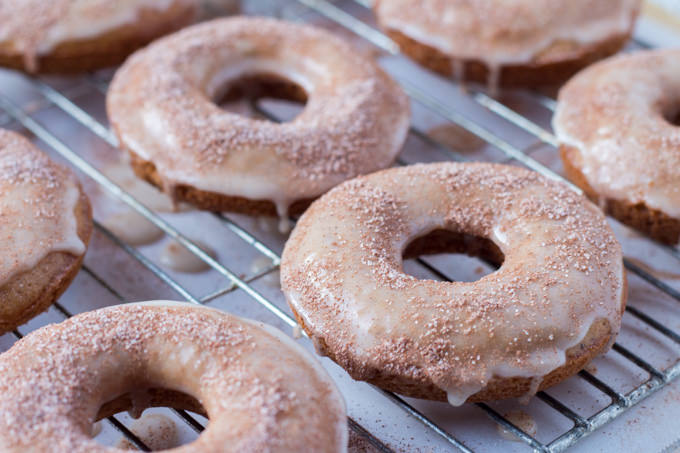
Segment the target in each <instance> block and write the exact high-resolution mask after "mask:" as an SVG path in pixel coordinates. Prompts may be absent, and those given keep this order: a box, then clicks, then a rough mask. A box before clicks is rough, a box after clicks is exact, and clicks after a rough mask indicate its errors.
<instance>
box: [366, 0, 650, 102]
mask: <svg viewBox="0 0 680 453" xmlns="http://www.w3.org/2000/svg"><path fill="white" fill-rule="evenodd" d="M639 3H640V1H639V0H571V1H566V0H561V1H560V0H557V1H556V0H538V1H537V0H510V1H508V0H506V1H503V2H501V3H499V2H497V1H493V0H476V1H462V0H377V1H376V4H375V7H374V8H375V13H376V16H377V20H378V23H379V24H380V25H381V27H382V28H383V29H384V30H385V31H386V33H387V34H388V35H389V36H390V37H391V38H392V39H394V40H395V41H396V42H397V43H398V44H399V45H400V46H401V48H402V50H403V51H404V52H405V53H406V54H407V55H409V56H411V57H412V58H414V59H415V60H416V61H418V62H420V63H421V64H423V65H424V66H426V67H428V68H430V69H432V70H435V71H437V72H440V73H442V74H444V75H446V76H453V77H455V78H457V79H459V80H469V81H475V82H486V83H488V84H489V86H490V88H491V89H492V90H494V89H495V88H496V87H497V86H499V85H501V86H506V87H507V86H521V87H533V86H534V85H548V84H555V83H560V82H563V81H565V80H567V79H568V78H569V76H571V75H572V74H573V73H575V72H576V71H578V70H579V69H581V68H582V67H584V66H587V65H589V64H590V63H592V62H593V61H596V60H599V59H600V58H603V57H606V56H608V55H611V54H613V53H615V52H616V51H618V50H619V49H620V48H621V47H622V46H623V44H624V43H625V42H626V41H627V40H628V37H629V36H630V34H631V30H632V28H633V24H634V21H635V18H636V16H637V12H638V9H639Z"/></svg>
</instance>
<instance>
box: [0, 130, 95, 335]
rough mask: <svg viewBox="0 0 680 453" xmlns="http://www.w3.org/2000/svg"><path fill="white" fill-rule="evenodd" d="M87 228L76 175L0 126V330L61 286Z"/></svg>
mask: <svg viewBox="0 0 680 453" xmlns="http://www.w3.org/2000/svg"><path fill="white" fill-rule="evenodd" d="M91 233H92V214H91V211H90V203H89V201H88V199H87V197H86V196H85V194H84V193H83V191H82V188H81V187H80V184H79V183H78V181H77V180H76V178H75V176H74V175H73V174H72V173H71V172H70V171H68V170H67V169H66V168H64V167H62V166H60V165H57V164H55V163H53V162H51V161H50V159H49V158H48V157H47V156H46V155H45V154H43V152H42V151H40V150H38V149H37V148H36V147H35V146H33V144H32V143H31V142H29V141H28V140H27V139H25V138H24V137H22V136H21V135H19V134H17V133H14V132H10V131H7V130H3V129H0V334H2V333H5V332H8V331H10V330H12V329H14V328H15V327H17V326H19V325H21V324H23V323H25V322H26V321H28V320H29V319H31V318H33V317H34V316H36V315H37V314H39V313H41V312H43V311H45V310H47V308H48V307H49V306H50V305H51V304H52V303H53V302H54V301H55V300H56V299H57V298H58V297H59V296H60V295H61V293H63V292H64V291H65V290H66V288H67V287H68V285H69V284H70V283H71V280H73V278H74V277H75V275H76V273H77V272H78V270H79V269H80V264H81V262H82V260H83V255H84V254H85V248H86V246H87V243H88V242H89V240H90V235H91Z"/></svg>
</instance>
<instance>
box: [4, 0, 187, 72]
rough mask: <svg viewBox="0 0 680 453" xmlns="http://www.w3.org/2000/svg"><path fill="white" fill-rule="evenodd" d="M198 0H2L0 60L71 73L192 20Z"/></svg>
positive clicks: (121, 55) (109, 61)
mask: <svg viewBox="0 0 680 453" xmlns="http://www.w3.org/2000/svg"><path fill="white" fill-rule="evenodd" d="M199 6H200V0H115V1H111V0H49V1H46V0H21V1H16V0H0V24H2V25H0V65H1V66H7V67H10V68H14V69H21V70H24V71H27V72H58V73H72V72H81V71H89V70H93V69H99V68H102V67H106V66H112V65H115V64H118V63H120V62H122V61H123V60H124V59H125V57H127V56H128V55H129V54H130V53H132V52H133V51H134V50H135V49H137V48H139V47H141V46H144V45H146V44H147V43H148V42H149V41H151V40H153V39H155V38H156V37H158V36H161V35H164V34H166V33H169V32H171V31H174V30H177V29H178V28H181V27H183V26H185V25H188V24H190V23H191V22H193V21H194V20H195V18H196V17H197V15H198V12H199Z"/></svg>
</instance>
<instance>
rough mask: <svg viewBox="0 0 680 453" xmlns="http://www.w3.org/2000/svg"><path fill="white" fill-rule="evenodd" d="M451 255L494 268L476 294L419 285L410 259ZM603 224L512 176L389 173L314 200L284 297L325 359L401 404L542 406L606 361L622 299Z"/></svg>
mask: <svg viewBox="0 0 680 453" xmlns="http://www.w3.org/2000/svg"><path fill="white" fill-rule="evenodd" d="M443 251H448V252H457V253H468V254H471V255H476V256H480V257H482V258H484V259H486V260H487V261H490V262H493V263H495V264H496V265H500V268H499V269H498V270H497V271H496V272H494V273H491V274H489V275H487V276H485V277H483V278H481V279H480V280H478V281H476V282H469V283H468V282H445V281H434V280H420V279H418V278H416V277H413V276H410V275H407V274H405V273H404V271H403V268H402V263H403V258H402V255H403V256H404V257H406V258H408V257H413V256H417V255H420V254H428V253H441V252H443ZM622 260H623V258H622V252H621V247H620V245H619V244H618V242H617V241H616V239H615V238H614V235H613V233H612V231H611V230H610V228H609V226H608V224H607V222H606V219H605V217H604V215H603V214H602V213H601V212H600V210H599V209H598V208H597V207H596V206H595V205H593V204H592V203H590V202H589V201H588V200H587V199H586V198H585V197H582V196H580V195H578V194H576V193H575V192H574V191H573V190H571V189H570V188H568V187H567V186H566V185H565V184H563V183H560V182H556V181H552V180H548V179H547V178H544V177H543V176H541V175H539V174H537V173H534V172H531V171H528V170H524V169H521V168H517V167H512V166H505V165H496V164H486V163H474V164H460V163H438V164H428V165H414V166H410V167H402V168H395V169H390V170H384V171H380V172H377V173H374V174H372V175H369V176H366V177H360V178H357V179H355V180H352V181H349V182H346V183H344V184H342V185H340V186H338V187H337V188H335V189H333V190H331V191H330V192H329V193H328V194H326V195H324V196H323V197H321V198H320V199H319V200H317V201H316V202H314V203H313V204H312V206H311V207H310V208H309V209H308V210H307V211H306V212H305V214H304V215H303V216H302V217H301V219H300V221H299V222H298V224H297V226H296V227H295V229H294V230H293V233H292V235H291V237H290V239H289V241H288V242H287V243H286V247H285V250H284V252H283V258H282V263H281V284H282V289H283V291H284V293H285V295H286V299H287V300H288V303H289V304H290V306H291V308H292V310H293V312H294V314H295V316H296V318H297V319H298V322H299V323H300V325H301V326H302V327H303V328H304V330H305V331H306V332H307V333H308V334H309V336H310V337H311V338H312V339H313V340H314V342H315V344H316V346H317V350H318V351H319V352H320V353H321V354H324V355H328V356H329V357H330V358H331V359H333V360H334V361H336V362H337V363H338V364H340V365H341V366H342V367H344V368H345V369H346V370H347V371H348V372H349V374H350V375H351V376H352V377H353V378H355V379H360V380H365V381H369V382H371V383H374V384H376V385H378V386H380V387H382V388H384V389H387V390H391V391H394V392H398V393H401V394H404V395H407V396H413V397H419V398H428V399H435V400H447V399H448V401H449V402H450V403H451V404H453V405H460V404H462V403H463V402H465V401H487V400H495V399H501V398H510V397H517V396H521V395H533V393H535V392H536V391H537V390H540V389H544V388H546V387H548V386H550V385H554V384H556V383H558V382H560V381H561V380H563V379H565V378H566V377H568V376H570V375H572V374H574V373H576V372H577V371H578V370H580V369H581V368H583V367H584V366H585V364H586V363H587V362H588V361H589V360H591V359H592V358H594V357H595V356H596V355H598V354H601V353H603V352H605V351H607V350H608V348H609V347H610V345H611V344H612V343H613V341H614V338H615V337H616V334H617V333H618V331H619V328H620V323H621V315H622V312H623V309H624V304H625V298H626V291H625V288H626V280H625V274H624V269H623V263H622Z"/></svg>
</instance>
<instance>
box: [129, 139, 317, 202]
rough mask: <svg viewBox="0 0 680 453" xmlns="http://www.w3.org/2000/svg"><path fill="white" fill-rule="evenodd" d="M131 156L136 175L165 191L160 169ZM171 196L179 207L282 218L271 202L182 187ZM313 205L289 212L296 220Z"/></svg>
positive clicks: (306, 200)
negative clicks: (185, 204)
mask: <svg viewBox="0 0 680 453" xmlns="http://www.w3.org/2000/svg"><path fill="white" fill-rule="evenodd" d="M128 153H129V154H130V165H132V169H133V170H134V172H135V174H136V175H137V176H138V177H140V178H142V179H144V180H145V181H147V182H149V183H151V184H153V185H154V186H156V187H158V188H159V189H161V190H164V187H163V182H162V180H161V177H160V175H159V174H158V171H157V170H156V166H155V165H154V164H153V163H152V162H149V161H147V160H144V159H142V158H140V157H139V156H138V155H136V154H135V153H133V152H132V151H130V150H128ZM169 195H170V196H171V197H172V199H173V200H174V201H176V202H178V203H179V202H187V203H190V204H192V205H194V206H196V207H197V208H199V209H203V210H206V211H213V212H235V213H238V214H246V215H253V216H258V215H259V216H277V215H278V214H277V212H276V205H275V204H274V203H273V202H271V201H269V200H251V199H249V198H244V197H235V196H230V195H223V194H220V193H215V192H208V191H205V190H200V189H197V188H195V187H192V186H187V185H181V184H180V185H178V186H176V187H174V188H173V189H172V193H171V194H169ZM312 201H314V200H313V199H304V200H297V201H295V202H294V203H293V204H292V205H290V207H289V208H288V215H291V216H295V215H299V214H302V213H303V212H304V211H305V210H306V209H307V207H309V205H310V204H311V203H312Z"/></svg>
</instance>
